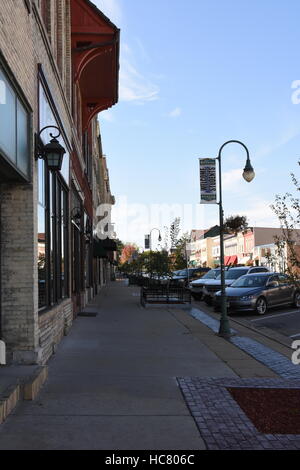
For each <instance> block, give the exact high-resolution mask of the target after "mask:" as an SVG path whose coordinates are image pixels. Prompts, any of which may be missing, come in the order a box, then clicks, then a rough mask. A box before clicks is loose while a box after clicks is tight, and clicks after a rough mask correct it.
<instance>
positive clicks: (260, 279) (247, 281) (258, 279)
mask: <svg viewBox="0 0 300 470" xmlns="http://www.w3.org/2000/svg"><path fill="white" fill-rule="evenodd" d="M267 280H268V278H267V277H266V276H259V275H257V276H254V275H253V274H251V276H248V275H246V276H242V277H240V278H239V279H237V280H236V281H234V282H233V283H232V284H231V287H249V288H251V287H263V286H265V284H266V282H267Z"/></svg>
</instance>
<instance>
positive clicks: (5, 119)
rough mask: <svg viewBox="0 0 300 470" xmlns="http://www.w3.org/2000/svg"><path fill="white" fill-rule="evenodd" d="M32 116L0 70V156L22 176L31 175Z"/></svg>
mask: <svg viewBox="0 0 300 470" xmlns="http://www.w3.org/2000/svg"><path fill="white" fill-rule="evenodd" d="M29 120H30V114H29V112H28V110H27V109H26V108H25V107H24V106H23V104H22V103H21V101H20V99H19V97H18V95H17V93H16V92H15V91H14V88H13V86H12V85H11V84H10V83H9V80H8V78H7V77H6V75H5V74H4V72H3V71H2V70H1V69H0V122H1V126H0V154H1V156H2V157H3V158H4V159H6V160H8V161H9V162H10V163H12V164H13V167H15V168H16V169H17V170H19V171H20V172H21V173H22V175H25V176H26V177H27V178H28V175H29Z"/></svg>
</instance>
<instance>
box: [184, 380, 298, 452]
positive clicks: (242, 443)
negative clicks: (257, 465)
mask: <svg viewBox="0 0 300 470" xmlns="http://www.w3.org/2000/svg"><path fill="white" fill-rule="evenodd" d="M177 381H178V384H179V386H180V388H181V391H182V394H183V396H184V398H185V401H186V403H187V406H188V407H189V409H190V412H191V414H192V416H193V418H194V420H195V422H196V424H197V426H198V429H199V431H200V434H201V436H202V438H203V439H204V441H205V443H206V446H207V448H208V449H211V450H212V449H220V450H224V449H241V450H246V449H251V450H259V449H260V450H263V449H272V450H279V449H288V450H292V449H298V450H299V449H300V435H294V434H293V435H289V434H262V433H260V432H259V431H258V430H257V429H256V428H255V426H254V424H253V423H252V422H251V421H250V419H249V418H248V417H247V415H246V414H245V413H244V412H243V410H242V409H241V408H240V407H239V405H238V403H237V402H236V401H235V400H234V399H233V397H232V396H231V394H230V392H229V391H228V390H227V387H258V388H262V387H263V388H297V389H298V388H299V389H300V380H283V379H277V378H274V379H270V378H268V379H260V378H249V379H248V378H247V379H241V378H223V379H220V378H202V377H201V378H200V377H178V378H177Z"/></svg>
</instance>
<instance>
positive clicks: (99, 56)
mask: <svg viewBox="0 0 300 470" xmlns="http://www.w3.org/2000/svg"><path fill="white" fill-rule="evenodd" d="M119 40H120V30H119V29H118V28H117V27H116V26H115V25H114V24H113V23H112V22H111V21H110V20H109V19H108V18H107V17H106V16H105V15H104V14H103V13H102V12H101V11H100V10H98V8H97V7H96V5H95V4H94V3H92V2H91V1H89V0H78V1H77V2H74V5H73V8H72V62H73V81H74V83H76V84H77V85H78V86H79V88H80V93H81V101H82V126H83V130H85V129H87V127H88V125H89V123H90V121H91V119H92V118H93V117H94V116H96V114H98V113H99V112H100V111H103V110H105V109H108V108H110V107H111V106H113V105H114V104H115V103H117V101H118V82H119Z"/></svg>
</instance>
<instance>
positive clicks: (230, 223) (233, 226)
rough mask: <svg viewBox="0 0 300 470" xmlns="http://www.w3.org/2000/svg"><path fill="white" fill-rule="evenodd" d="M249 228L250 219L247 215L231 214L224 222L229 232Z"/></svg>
mask: <svg viewBox="0 0 300 470" xmlns="http://www.w3.org/2000/svg"><path fill="white" fill-rule="evenodd" d="M247 228H248V221H247V217H246V216H245V215H230V216H229V217H227V218H226V220H225V222H224V231H225V232H228V233H234V234H235V235H237V234H238V232H243V231H245V230H246V229H247Z"/></svg>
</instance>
